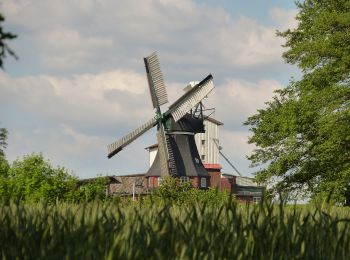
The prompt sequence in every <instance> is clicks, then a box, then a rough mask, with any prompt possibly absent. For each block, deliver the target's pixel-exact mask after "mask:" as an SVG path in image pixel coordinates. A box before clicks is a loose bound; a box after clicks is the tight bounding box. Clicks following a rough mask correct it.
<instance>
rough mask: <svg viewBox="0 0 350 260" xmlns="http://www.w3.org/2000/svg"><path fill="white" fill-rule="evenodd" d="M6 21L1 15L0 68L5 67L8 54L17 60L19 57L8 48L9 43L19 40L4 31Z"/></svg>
mask: <svg viewBox="0 0 350 260" xmlns="http://www.w3.org/2000/svg"><path fill="white" fill-rule="evenodd" d="M4 21H5V18H4V16H3V15H2V14H1V13H0V67H1V68H3V66H4V59H5V58H6V56H7V54H10V56H12V57H14V58H15V59H17V58H18V57H17V55H16V54H15V52H14V51H13V50H12V49H11V48H10V47H9V46H8V44H7V41H8V40H13V39H15V38H17V35H15V34H13V33H11V32H6V31H4V29H3V22H4Z"/></svg>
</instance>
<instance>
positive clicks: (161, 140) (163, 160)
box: [157, 126, 169, 175]
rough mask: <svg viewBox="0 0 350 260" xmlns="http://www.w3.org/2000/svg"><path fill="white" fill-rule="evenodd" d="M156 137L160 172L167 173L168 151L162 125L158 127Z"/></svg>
mask: <svg viewBox="0 0 350 260" xmlns="http://www.w3.org/2000/svg"><path fill="white" fill-rule="evenodd" d="M157 139H158V152H159V161H160V170H161V174H162V175H169V153H168V146H167V141H166V136H165V132H164V127H163V126H161V127H160V128H159V131H158V133H157Z"/></svg>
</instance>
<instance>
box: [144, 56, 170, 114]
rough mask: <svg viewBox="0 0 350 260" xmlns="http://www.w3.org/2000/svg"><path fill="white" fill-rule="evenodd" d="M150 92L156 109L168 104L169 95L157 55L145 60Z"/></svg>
mask: <svg viewBox="0 0 350 260" xmlns="http://www.w3.org/2000/svg"><path fill="white" fill-rule="evenodd" d="M144 62H145V66H146V72H147V79H148V85H149V90H150V93H151V98H152V104H153V107H154V108H159V107H160V106H161V105H164V104H166V103H168V95H167V92H166V89H165V84H164V79H163V73H162V71H161V69H160V65H159V61H158V56H157V53H156V52H154V53H152V54H151V55H150V56H148V57H146V58H144Z"/></svg>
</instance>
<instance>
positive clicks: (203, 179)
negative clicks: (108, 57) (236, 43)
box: [108, 53, 214, 188]
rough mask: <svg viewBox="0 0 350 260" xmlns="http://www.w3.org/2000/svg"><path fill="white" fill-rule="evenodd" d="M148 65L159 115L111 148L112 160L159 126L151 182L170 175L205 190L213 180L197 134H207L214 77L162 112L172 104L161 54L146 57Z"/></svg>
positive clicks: (152, 95) (148, 77)
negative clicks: (205, 105)
mask: <svg viewBox="0 0 350 260" xmlns="http://www.w3.org/2000/svg"><path fill="white" fill-rule="evenodd" d="M144 62H145V67H146V73H147V79H148V86H149V90H150V94H151V99H152V104H153V108H154V110H155V116H154V117H153V118H152V119H150V120H149V121H147V122H146V123H145V124H143V125H142V126H140V127H139V128H137V129H136V130H134V131H133V132H131V133H129V134H127V135H125V136H124V137H122V138H121V139H119V140H118V141H116V142H114V143H112V144H110V145H108V158H111V157H112V156H114V155H115V154H117V153H118V152H120V151H121V150H122V149H123V148H124V147H126V146H127V145H128V144H130V143H131V142H132V141H134V140H136V139H137V138H138V137H140V136H141V135H142V134H144V133H145V132H147V131H148V130H150V129H151V128H153V127H155V126H157V140H158V153H157V155H156V158H155V160H154V162H153V164H152V166H151V167H150V169H149V170H148V172H147V173H146V178H148V180H149V181H150V180H152V179H155V178H157V179H158V180H160V179H161V178H162V177H165V176H169V175H170V176H174V177H179V178H181V180H189V179H190V178H191V179H193V180H194V184H195V185H194V186H201V187H203V188H204V187H206V186H207V185H208V184H207V183H208V181H209V178H210V177H209V174H208V172H207V171H206V169H205V168H204V166H203V164H202V162H201V159H200V157H199V154H198V150H197V146H196V144H195V139H194V135H195V134H196V133H204V132H205V130H204V125H203V111H202V104H201V101H202V100H203V98H205V97H206V96H207V95H208V94H209V93H210V92H211V91H212V90H213V88H214V85H213V77H212V76H211V75H210V74H209V75H208V76H207V77H206V78H204V79H203V80H202V81H200V82H199V83H198V84H196V85H195V86H193V87H192V88H191V89H189V90H188V91H187V92H186V93H184V94H183V95H182V96H181V97H180V98H179V99H177V100H176V101H175V102H174V103H173V104H172V105H171V106H170V107H169V109H168V110H167V111H166V112H165V113H162V112H161V109H160V106H162V105H164V104H166V103H168V97H167V92H166V88H165V84H164V79H163V74H162V72H161V70H160V65H159V61H158V57H157V54H156V53H152V54H151V55H150V56H148V57H146V58H144ZM199 183H200V184H201V185H199ZM149 184H150V185H149V187H153V186H156V185H152V181H151V182H149ZM203 184H205V185H203Z"/></svg>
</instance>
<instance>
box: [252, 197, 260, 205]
mask: <svg viewBox="0 0 350 260" xmlns="http://www.w3.org/2000/svg"><path fill="white" fill-rule="evenodd" d="M260 201H261V197H253V203H254V204H259V202H260Z"/></svg>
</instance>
